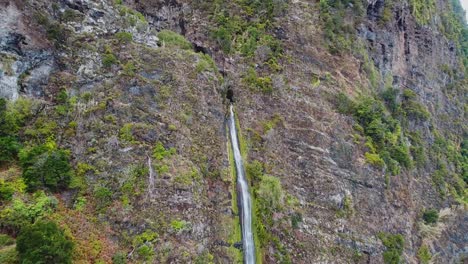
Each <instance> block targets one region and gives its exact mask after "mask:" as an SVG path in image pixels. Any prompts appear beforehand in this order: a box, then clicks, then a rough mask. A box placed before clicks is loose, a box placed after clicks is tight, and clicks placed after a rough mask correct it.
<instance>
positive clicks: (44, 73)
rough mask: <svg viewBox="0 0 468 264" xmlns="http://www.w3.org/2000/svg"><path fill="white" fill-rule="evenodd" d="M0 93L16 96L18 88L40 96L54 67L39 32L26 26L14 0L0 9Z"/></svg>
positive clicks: (1, 94)
mask: <svg viewBox="0 0 468 264" xmlns="http://www.w3.org/2000/svg"><path fill="white" fill-rule="evenodd" d="M0 23H1V24H2V25H3V26H2V28H1V29H0V39H1V40H0V52H1V53H0V56H1V64H2V71H1V72H0V96H1V97H5V98H9V99H16V98H18V94H19V92H20V91H21V92H24V93H26V94H27V95H29V96H34V97H40V96H42V95H43V91H42V90H43V88H44V86H45V85H47V82H48V77H49V75H50V73H51V71H52V70H53V69H54V67H55V65H54V60H53V57H52V55H51V51H50V50H48V49H47V44H46V45H44V44H42V43H40V42H42V41H45V39H44V38H43V37H42V38H41V36H38V35H36V34H37V33H36V34H35V33H34V31H33V30H28V28H27V27H28V26H27V23H28V22H27V21H25V20H24V18H23V15H22V14H21V10H18V7H17V6H16V4H15V3H6V4H3V5H2V9H1V10H0Z"/></svg>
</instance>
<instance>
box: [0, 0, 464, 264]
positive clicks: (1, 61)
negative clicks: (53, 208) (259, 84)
mask: <svg viewBox="0 0 468 264" xmlns="http://www.w3.org/2000/svg"><path fill="white" fill-rule="evenodd" d="M15 2H16V1H10V2H6V3H3V4H0V7H1V8H0V24H1V25H3V26H2V27H0V97H4V98H8V99H13V100H14V99H17V98H18V97H19V95H20V94H23V95H25V96H28V97H36V98H41V99H42V100H45V101H46V102H47V104H53V103H54V102H55V101H56V97H57V94H58V92H59V91H61V90H64V91H66V93H67V94H68V96H69V98H73V100H74V101H73V102H74V103H73V104H72V103H70V105H71V106H70V108H71V110H70V112H67V113H66V114H58V113H57V111H56V110H54V108H48V107H46V108H44V110H43V112H42V113H41V114H40V115H39V119H40V120H41V118H42V119H46V118H49V119H50V120H53V121H54V122H55V123H56V128H55V135H54V137H55V138H56V139H57V142H58V144H60V145H61V146H63V147H66V148H68V149H70V152H71V155H72V158H73V163H74V165H76V166H77V167H78V166H79V165H83V164H88V165H90V166H91V167H92V169H88V170H85V172H84V173H83V177H84V179H85V182H86V186H85V187H83V190H82V191H81V193H80V192H78V191H69V193H66V194H64V195H57V196H58V197H59V200H60V205H61V207H60V208H61V209H59V210H61V211H59V212H57V214H58V215H60V214H65V213H64V212H66V213H67V215H70V216H73V217H75V214H76V215H77V216H76V218H77V219H79V221H80V223H82V222H83V223H84V224H83V225H84V226H87V227H88V228H87V231H86V232H81V230H82V227H78V226H76V225H74V220H75V219H72V218H73V217H63V218H60V221H62V222H60V223H61V225H62V226H66V227H67V228H68V229H69V230H70V232H71V233H72V234H74V235H75V234H76V240H77V241H78V242H77V243H78V248H79V249H80V250H81V251H88V249H89V248H88V247H89V245H90V244H92V243H97V242H96V241H99V243H101V244H99V245H101V248H100V251H99V252H98V253H96V254H94V253H93V254H94V255H92V254H91V253H82V252H81V251H80V252H81V253H80V254H82V255H77V256H76V258H77V261H83V262H89V263H91V262H95V261H98V260H103V261H105V262H107V263H108V262H111V256H112V255H113V254H114V253H116V252H125V255H126V256H127V257H128V259H129V260H130V261H134V262H135V263H137V262H139V261H148V262H153V263H191V262H194V263H195V262H196V261H199V262H197V263H210V261H213V259H214V262H215V263H234V262H235V261H238V260H239V259H241V258H239V255H240V254H241V252H240V251H239V250H238V249H239V248H242V245H240V244H239V239H238V238H237V237H236V233H235V232H236V228H238V223H237V222H236V219H237V217H238V215H237V211H236V208H235V204H234V201H235V197H234V196H233V195H234V193H235V181H234V180H233V179H232V176H233V175H232V171H231V168H230V160H229V155H228V152H229V148H228V145H227V140H228V138H227V134H226V130H225V129H226V128H225V121H226V116H225V115H226V109H227V108H226V106H227V103H228V101H231V102H232V101H234V102H235V105H236V109H237V111H236V112H237V118H238V119H239V124H240V129H241V131H242V137H243V140H244V144H245V145H242V146H241V147H242V151H244V152H246V153H244V154H245V155H246V158H247V160H246V163H251V162H253V161H254V160H257V161H260V162H262V164H264V166H263V170H264V173H265V174H269V175H273V176H275V177H277V178H279V179H280V182H281V185H282V188H283V190H284V193H285V195H284V197H282V199H284V200H285V202H284V204H283V206H282V207H283V208H281V210H277V211H276V212H274V214H272V217H271V222H272V223H271V226H270V227H269V228H268V232H269V233H270V234H273V235H274V236H275V238H276V239H277V240H278V241H279V242H277V243H276V244H275V243H274V242H270V243H269V244H267V245H266V246H264V248H263V255H262V256H260V258H262V259H263V261H264V262H265V263H279V262H281V261H285V262H286V260H285V259H286V258H284V259H282V258H281V256H283V255H288V256H289V260H290V261H291V262H292V263H349V262H350V259H352V260H353V262H355V263H383V262H384V260H383V257H382V255H383V253H384V252H385V251H386V250H387V247H386V246H385V245H384V244H383V243H382V241H381V239H379V238H378V233H379V232H386V233H393V234H402V235H403V236H404V238H405V244H404V249H403V253H402V255H401V259H402V262H405V263H417V262H418V250H419V249H420V247H421V245H423V244H424V245H427V246H429V248H430V251H431V252H432V254H433V256H434V258H433V261H434V262H435V263H457V261H462V260H463V259H465V260H466V256H467V254H468V248H467V246H466V245H468V237H467V236H466V235H465V234H467V233H468V230H467V226H466V222H467V221H468V212H467V210H466V204H465V203H462V202H460V201H458V200H456V199H454V198H453V196H451V195H447V196H445V197H441V196H440V195H439V193H438V190H437V189H436V188H435V187H434V184H433V179H432V177H433V174H434V171H436V170H437V169H438V166H439V165H438V164H434V163H431V162H430V159H429V161H428V162H426V164H425V165H424V166H423V167H419V168H412V169H407V170H406V169H405V170H402V171H401V173H399V174H398V175H395V176H390V175H389V174H388V172H386V171H385V170H384V169H382V168H378V167H375V166H371V165H370V164H369V163H368V162H367V161H366V160H365V158H364V153H365V152H367V151H368V150H367V146H365V139H361V137H358V136H359V135H358V136H356V134H358V133H359V132H357V130H356V129H355V128H356V124H357V122H356V120H354V119H353V118H352V117H351V116H349V115H344V114H340V113H338V111H337V110H336V106H335V103H334V100H333V98H334V96H335V95H336V94H337V93H338V92H344V93H346V94H349V95H351V96H354V97H357V95H359V94H364V95H374V94H376V95H378V94H380V93H381V92H382V91H384V90H385V89H386V88H388V87H387V86H389V85H390V86H391V87H393V88H395V89H397V90H398V91H400V94H401V93H402V92H403V91H404V90H405V89H409V90H411V91H413V92H414V93H415V94H416V96H417V100H418V102H420V103H422V104H423V105H424V106H425V107H427V110H428V112H429V113H430V115H431V116H432V119H430V120H416V119H413V120H408V122H407V124H406V126H407V128H408V130H409V131H419V132H420V134H421V137H422V140H423V141H424V146H425V148H427V149H429V147H430V146H431V145H432V144H436V140H437V139H436V134H435V132H434V131H435V130H438V131H440V132H438V133H439V134H441V135H444V134H447V135H448V134H450V135H452V134H453V135H456V137H455V136H454V138H457V139H459V138H462V137H466V94H463V93H466V87H465V85H466V82H465V81H463V80H464V73H465V72H463V71H462V70H461V66H460V65H461V64H460V63H459V61H460V55H459V53H457V52H458V51H457V48H456V47H455V44H454V43H453V41H450V40H448V39H447V38H446V37H445V36H444V35H443V34H442V33H440V32H439V31H438V30H434V28H433V27H430V26H421V25H420V24H418V23H417V21H416V19H415V18H414V16H413V15H412V13H411V9H410V7H409V5H408V3H407V2H406V1H401V2H398V3H395V4H394V5H393V6H392V7H391V12H390V14H391V16H390V18H389V20H388V21H386V22H384V24H381V23H382V22H380V21H381V18H382V16H383V13H384V12H386V11H387V12H388V10H386V4H388V3H386V1H384V0H375V1H367V6H365V7H364V8H365V10H366V11H365V15H364V17H363V19H362V21H360V22H359V23H356V25H355V28H356V30H355V36H356V39H355V42H356V47H359V48H356V50H349V51H347V52H344V53H343V54H339V55H332V54H330V53H329V51H328V49H327V48H326V45H325V44H324V41H323V39H322V38H323V32H322V30H321V29H320V27H319V26H318V25H321V20H320V16H319V6H318V5H319V4H318V3H317V2H310V1H302V0H298V1H288V6H287V8H286V10H285V11H284V14H283V15H281V16H279V15H278V16H275V17H274V18H273V20H274V21H272V23H273V24H274V27H272V28H271V32H270V33H271V36H274V37H275V39H278V40H279V41H280V43H281V45H282V47H283V51H282V52H283V55H282V57H281V61H280V62H279V64H281V67H280V69H273V70H272V68H274V67H272V66H270V67H271V68H268V67H265V65H267V64H268V65H271V64H273V62H271V61H270V58H271V54H273V53H274V52H275V51H274V50H273V49H272V48H271V47H269V46H268V45H264V44H262V45H259V46H258V47H257V48H256V49H255V51H254V52H253V53H252V54H251V56H250V58H246V57H243V56H241V55H240V54H239V53H235V52H234V53H231V54H230V55H226V54H225V53H223V51H222V48H220V45H219V43H218V42H219V41H218V42H217V41H216V40H214V38H213V36H212V35H213V28H214V27H215V26H216V23H215V22H214V18H212V17H211V16H212V15H213V14H212V9H210V8H208V7H207V5H209V4H211V2H209V3H208V4H207V3H203V1H184V0H174V1H157V0H155V1H137V0H129V1H123V2H124V3H123V4H124V5H121V4H116V3H114V2H115V1H91V0H82V1H73V0H66V1H53V4H54V5H52V3H49V1H33V2H34V3H31V4H28V3H26V2H24V3H23V2H22V1H18V3H15ZM117 2H118V1H117ZM213 4H214V3H213ZM226 5H227V4H226ZM436 6H438V7H440V8H441V9H442V10H443V8H445V6H446V3H445V1H442V0H440V1H436ZM132 8H133V9H135V10H137V11H139V12H141V13H137V12H135V11H133V9H132ZM36 11H38V12H41V13H43V14H46V15H48V16H50V20H51V21H54V23H57V24H58V25H61V30H62V31H61V32H60V33H63V34H65V33H66V38H65V39H62V40H61V41H60V42H59V41H56V40H54V39H51V38H50V28H49V29H48V28H47V25H44V24H43V25H40V23H38V22H37V21H35V20H34V19H35V18H34V15H35V14H36ZM67 12H68V13H67ZM65 14H68V15H70V14H73V15H70V17H66V16H65ZM36 15H37V14H36ZM435 20H437V19H435ZM49 23H52V22H49ZM49 25H50V24H49ZM162 29H170V30H173V31H176V32H178V33H180V34H181V35H183V36H185V38H186V39H188V40H189V41H190V42H191V43H192V44H193V50H191V49H187V48H181V47H180V46H178V45H181V44H180V43H176V44H173V46H170V45H166V44H164V45H162V44H161V43H160V42H159V39H158V37H157V32H158V31H160V30H162ZM119 32H120V33H122V32H127V33H131V34H130V35H131V40H126V39H125V37H126V35H120V37H118V36H119V35H118V33H119ZM353 32H354V31H353ZM353 34H354V33H353ZM48 35H49V37H47V36H48ZM247 35H248V34H247V33H245V32H241V33H239V36H238V37H239V38H241V37H245V36H247ZM127 37H128V36H127ZM52 42H53V43H52ZM158 43H159V45H158ZM358 44H359V46H358ZM357 49H359V51H357ZM361 51H365V54H366V55H367V56H368V58H367V59H368V63H369V62H370V64H371V65H372V69H375V72H376V73H375V74H376V75H378V76H379V78H377V80H376V81H375V82H376V85H375V86H374V87H371V86H372V85H369V83H371V82H372V81H371V80H370V77H369V76H368V75H370V74H369V73H368V72H366V70H365V69H364V68H365V65H364V64H365V63H366V62H365V59H363V58H362V57H363V56H364V55H363V54H359V52H361ZM210 55H211V57H213V58H214V61H215V63H216V65H218V68H219V69H218V68H216V65H212V64H211V62H210V60H208V59H207V57H209V56H210ZM278 67H279V66H278ZM442 68H444V69H445V68H447V69H451V71H450V72H448V71H446V70H442ZM251 69H254V70H256V71H258V72H260V73H261V74H263V76H268V77H269V82H268V81H265V80H267V79H266V78H265V79H262V80H263V81H265V82H267V83H268V84H269V85H270V86H271V87H270V88H271V89H270V90H269V91H268V92H267V93H262V92H258V90H255V89H252V87H249V84H248V72H249V71H250V70H251ZM219 72H223V73H224V74H225V78H223V77H222V76H221V74H220V73H219ZM453 72H456V73H453ZM388 80H390V81H388ZM460 80H461V81H460ZM456 81H459V82H460V83H461V84H460V86H463V87H464V88H463V87H462V88H461V92H453V91H448V88H447V87H448V86H450V85H451V84H453V83H455V82H456ZM228 82H229V84H228ZM457 93H458V94H457ZM234 94H235V96H234ZM400 97H401V95H399V96H398V100H400V101H401V98H400ZM233 98H234V99H233ZM54 106H55V105H54ZM46 120H48V119H46ZM34 121H36V120H34ZM37 123H38V122H36V123H34V122H33V121H31V124H28V126H29V127H27V128H32V129H38V130H39V128H41V127H40V124H37ZM72 123H73V125H72ZM38 127H39V128H38ZM25 130H26V129H25ZM29 133H30V132H29ZM25 134H26V135H25V136H28V134H27V133H25ZM448 137H449V136H447V138H448ZM36 138H39V140H42V138H41V135H39V136H36ZM44 138H45V136H44ZM405 140H406V141H409V140H408V139H405ZM454 141H455V139H454ZM457 143H458V145H457V147H458V149H459V148H460V142H457ZM155 146H157V147H155ZM158 151H159V152H158ZM157 152H158V153H157ZM149 161H151V162H149ZM148 164H150V165H148ZM148 166H151V168H148ZM447 167H448V169H447V171H448V172H450V173H454V172H455V170H456V168H454V166H453V165H448V166H447ZM150 172H151V173H150ZM252 184H253V183H252ZM462 186H463V187H464V188H466V184H465V185H462ZM102 188H106V189H108V190H111V191H112V194H111V196H110V198H109V201H106V202H105V203H103V205H102V204H100V200H99V198H96V197H97V195H96V193H97V190H101V189H102ZM465 192H466V190H465ZM447 193H448V192H447ZM256 195H257V193H255V194H254V196H256ZM82 197H85V198H86V199H87V200H88V201H89V205H88V207H87V209H86V210H84V211H80V212H78V211H77V210H75V209H73V208H74V207H73V206H74V204H76V201H77V200H78V198H82ZM62 203H63V204H67V205H68V207H69V208H68V207H67V209H63V208H62V207H66V206H62ZM460 204H461V205H460ZM424 208H437V209H438V210H440V214H441V216H440V221H439V223H438V224H436V225H434V226H430V227H427V226H425V225H422V224H421V222H422V220H421V214H422V211H423V209H424ZM67 210H69V211H70V212H71V213H70V212H68V211H67ZM299 214H300V215H301V220H300V221H299V220H297V221H298V223H293V220H292V219H293V217H295V216H296V215H299ZM57 218H58V217H57ZM294 221H296V220H294ZM107 225H108V227H106V226H107ZM427 229H429V231H427ZM147 230H151V231H152V232H155V233H157V235H158V236H157V240H156V239H154V241H157V242H154V241H153V242H152V241H144V243H142V244H141V243H140V244H141V245H140V244H138V242H135V241H138V239H136V237H137V236H138V235H141V234H143V233H144V232H145V231H147ZM100 236H103V237H105V238H100ZM96 237H99V239H97V238H96ZM91 239H95V240H93V241H91ZM257 239H258V238H257ZM151 243H154V248H152V250H151V254H150V257H149V258H148V259H145V257H144V255H143V253H141V252H138V247H139V246H142V245H143V244H144V245H147V244H151ZM93 245H94V244H93ZM151 245H153V244H151ZM278 245H281V246H278ZM87 246H88V247H87ZM280 249H281V250H280ZM284 252H287V254H286V253H284Z"/></svg>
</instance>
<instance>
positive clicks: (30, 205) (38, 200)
mask: <svg viewBox="0 0 468 264" xmlns="http://www.w3.org/2000/svg"><path fill="white" fill-rule="evenodd" d="M56 203H57V200H56V199H55V198H53V197H48V196H47V195H46V194H45V193H44V192H43V191H38V192H36V193H34V194H33V196H32V199H31V200H29V201H26V202H25V201H23V200H21V199H19V198H13V200H12V202H11V203H10V204H9V205H8V206H7V207H5V208H4V209H3V210H2V211H1V212H0V224H1V225H2V226H3V227H4V228H7V229H9V230H13V231H15V232H17V231H19V230H21V228H23V227H25V226H27V225H29V224H31V223H34V222H35V221H36V220H37V219H40V218H41V217H43V216H44V215H47V214H49V213H50V212H52V210H53V209H54V207H55V206H56Z"/></svg>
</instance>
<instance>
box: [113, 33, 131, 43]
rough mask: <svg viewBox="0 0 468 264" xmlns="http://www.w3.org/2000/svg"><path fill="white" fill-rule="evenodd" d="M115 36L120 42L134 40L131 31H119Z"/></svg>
mask: <svg viewBox="0 0 468 264" xmlns="http://www.w3.org/2000/svg"><path fill="white" fill-rule="evenodd" d="M115 38H116V39H118V40H119V42H120V43H130V42H132V41H133V35H132V33H130V32H117V33H115Z"/></svg>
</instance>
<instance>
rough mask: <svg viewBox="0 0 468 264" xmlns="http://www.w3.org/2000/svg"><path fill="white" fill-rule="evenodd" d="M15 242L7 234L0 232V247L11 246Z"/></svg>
mask: <svg viewBox="0 0 468 264" xmlns="http://www.w3.org/2000/svg"><path fill="white" fill-rule="evenodd" d="M13 244H15V240H14V239H13V238H12V237H10V236H9V235H5V234H0V247H4V246H11V245H13Z"/></svg>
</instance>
